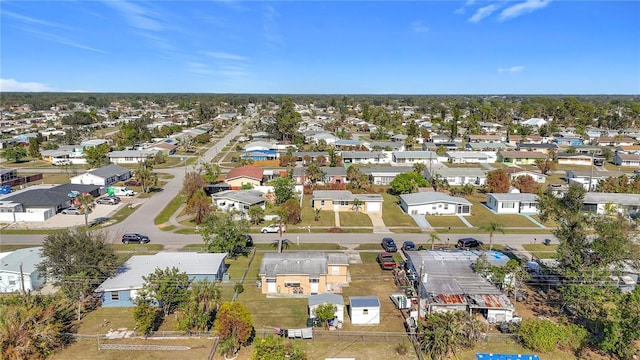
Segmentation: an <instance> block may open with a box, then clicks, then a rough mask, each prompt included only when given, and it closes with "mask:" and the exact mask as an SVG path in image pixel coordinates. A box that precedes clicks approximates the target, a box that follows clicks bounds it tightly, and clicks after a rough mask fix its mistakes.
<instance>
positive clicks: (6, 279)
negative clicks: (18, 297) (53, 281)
mask: <svg viewBox="0 0 640 360" xmlns="http://www.w3.org/2000/svg"><path fill="white" fill-rule="evenodd" d="M42 260H44V258H43V257H42V247H30V248H24V249H18V250H15V251H11V252H8V253H0V293H10V292H18V291H24V292H27V293H28V292H31V291H33V290H37V289H39V288H40V287H41V286H42V285H44V283H45V282H46V279H45V278H44V276H41V275H40V272H39V271H38V269H37V267H38V264H40V263H41V262H42Z"/></svg>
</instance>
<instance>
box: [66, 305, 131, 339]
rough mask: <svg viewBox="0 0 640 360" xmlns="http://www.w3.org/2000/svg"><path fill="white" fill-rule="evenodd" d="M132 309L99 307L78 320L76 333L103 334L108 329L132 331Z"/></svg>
mask: <svg viewBox="0 0 640 360" xmlns="http://www.w3.org/2000/svg"><path fill="white" fill-rule="evenodd" d="M133 309H134V308H133V307H99V308H97V309H95V310H94V311H92V312H90V313H88V314H86V315H85V317H84V318H82V320H80V323H79V324H78V331H77V333H78V334H85V335H93V334H105V333H107V331H109V329H120V328H127V329H130V330H133V328H134V327H135V326H136V322H135V320H133ZM105 320H106V323H105ZM105 324H106V326H104V325H105ZM94 345H95V342H94Z"/></svg>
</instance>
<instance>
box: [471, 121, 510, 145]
mask: <svg viewBox="0 0 640 360" xmlns="http://www.w3.org/2000/svg"><path fill="white" fill-rule="evenodd" d="M494 125H498V124H494ZM498 126H500V125H498ZM502 140H503V138H502V135H469V136H467V141H468V142H469V143H501V142H502Z"/></svg>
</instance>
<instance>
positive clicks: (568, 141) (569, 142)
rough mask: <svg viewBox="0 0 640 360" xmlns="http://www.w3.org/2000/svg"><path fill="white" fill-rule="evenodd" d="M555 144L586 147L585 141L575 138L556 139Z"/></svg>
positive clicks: (562, 137)
mask: <svg viewBox="0 0 640 360" xmlns="http://www.w3.org/2000/svg"><path fill="white" fill-rule="evenodd" d="M553 142H554V143H556V144H558V145H562V146H581V145H584V140H582V139H580V138H575V137H564V136H561V137H556V138H554V139H553Z"/></svg>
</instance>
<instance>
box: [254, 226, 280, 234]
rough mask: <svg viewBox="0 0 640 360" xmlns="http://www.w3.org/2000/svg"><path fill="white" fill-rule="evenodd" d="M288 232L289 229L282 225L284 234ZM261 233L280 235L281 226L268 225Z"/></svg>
mask: <svg viewBox="0 0 640 360" xmlns="http://www.w3.org/2000/svg"><path fill="white" fill-rule="evenodd" d="M285 231H287V227H286V226H285V225H284V224H282V232H285ZM260 232H261V233H263V234H266V233H279V232H280V225H279V224H271V225H267V226H265V227H263V228H262V229H260Z"/></svg>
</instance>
